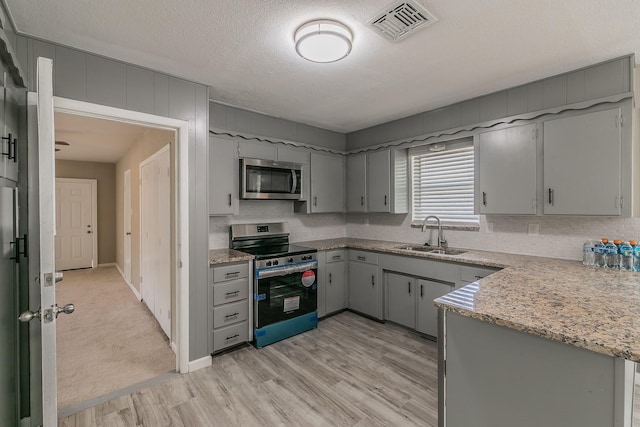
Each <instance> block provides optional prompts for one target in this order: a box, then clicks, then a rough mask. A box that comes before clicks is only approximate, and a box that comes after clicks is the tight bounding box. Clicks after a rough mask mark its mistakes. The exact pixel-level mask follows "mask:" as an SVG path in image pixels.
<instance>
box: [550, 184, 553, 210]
mask: <svg viewBox="0 0 640 427" xmlns="http://www.w3.org/2000/svg"><path fill="white" fill-rule="evenodd" d="M549 204H550V205H551V206H553V190H552V189H551V187H549Z"/></svg>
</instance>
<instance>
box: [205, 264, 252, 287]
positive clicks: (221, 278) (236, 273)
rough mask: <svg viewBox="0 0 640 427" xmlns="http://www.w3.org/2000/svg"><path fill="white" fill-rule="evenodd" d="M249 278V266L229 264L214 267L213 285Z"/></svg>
mask: <svg viewBox="0 0 640 427" xmlns="http://www.w3.org/2000/svg"><path fill="white" fill-rule="evenodd" d="M247 276H249V264H248V263H246V262H245V263H243V264H229V265H221V266H216V267H213V283H218V282H225V281H228V280H235V279H241V278H243V277H247Z"/></svg>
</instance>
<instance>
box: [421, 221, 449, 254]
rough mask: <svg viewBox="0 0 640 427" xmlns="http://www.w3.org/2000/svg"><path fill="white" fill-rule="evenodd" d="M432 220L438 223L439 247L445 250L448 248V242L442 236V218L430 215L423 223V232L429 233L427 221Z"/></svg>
mask: <svg viewBox="0 0 640 427" xmlns="http://www.w3.org/2000/svg"><path fill="white" fill-rule="evenodd" d="M430 219H435V220H436V221H438V246H439V247H441V248H444V247H446V246H447V241H446V240H445V239H444V236H443V234H442V224H441V223H440V218H438V217H437V216H435V215H429V216H427V217H426V218H425V219H424V220H423V221H422V232H423V233H424V232H425V231H427V221H428V220H430Z"/></svg>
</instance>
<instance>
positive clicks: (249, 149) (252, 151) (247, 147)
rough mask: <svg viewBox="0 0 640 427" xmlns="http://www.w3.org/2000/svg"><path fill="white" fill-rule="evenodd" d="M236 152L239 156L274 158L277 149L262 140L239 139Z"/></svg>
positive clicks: (263, 158)
mask: <svg viewBox="0 0 640 427" xmlns="http://www.w3.org/2000/svg"><path fill="white" fill-rule="evenodd" d="M238 153H239V155H240V158H241V159H242V158H245V157H246V158H249V159H262V160H274V161H275V160H276V158H277V155H278V153H277V150H276V146H275V145H274V144H271V143H269V142H263V141H240V142H238Z"/></svg>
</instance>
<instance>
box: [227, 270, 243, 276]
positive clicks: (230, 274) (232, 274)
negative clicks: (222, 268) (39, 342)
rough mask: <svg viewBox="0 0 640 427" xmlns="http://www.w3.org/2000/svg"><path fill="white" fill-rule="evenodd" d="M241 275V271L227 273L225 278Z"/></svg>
mask: <svg viewBox="0 0 640 427" xmlns="http://www.w3.org/2000/svg"><path fill="white" fill-rule="evenodd" d="M239 274H240V272H239V271H231V272H229V273H226V274H225V275H224V276H225V277H231V276H237V275H239Z"/></svg>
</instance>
